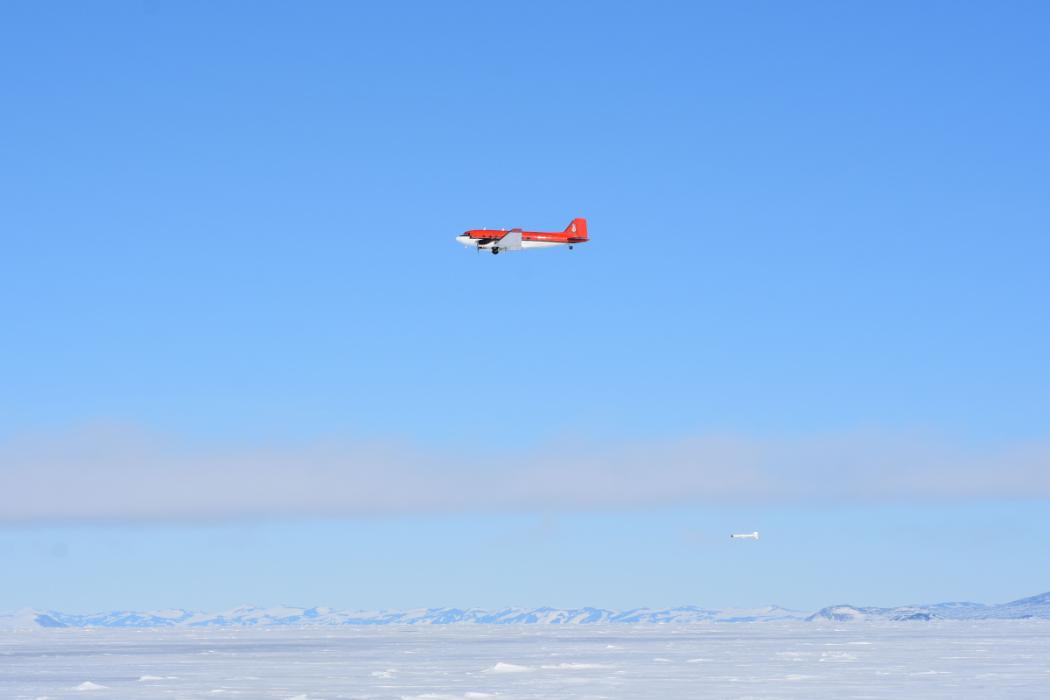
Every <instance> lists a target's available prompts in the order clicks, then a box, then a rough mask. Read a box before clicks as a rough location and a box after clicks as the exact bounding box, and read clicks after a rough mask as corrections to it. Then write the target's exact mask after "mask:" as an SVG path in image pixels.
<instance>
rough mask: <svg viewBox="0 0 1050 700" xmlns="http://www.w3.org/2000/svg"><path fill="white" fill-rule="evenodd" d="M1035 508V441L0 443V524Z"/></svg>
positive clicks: (1045, 472) (1039, 452)
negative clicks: (986, 501)
mask: <svg viewBox="0 0 1050 700" xmlns="http://www.w3.org/2000/svg"><path fill="white" fill-rule="evenodd" d="M967 498H1050V445H1048V444H1046V443H1035V444H1018V445H1012V446H1005V447H1003V446H1000V447H996V448H976V447H972V446H970V447H965V446H961V445H958V444H951V443H950V442H948V441H946V440H944V439H931V438H925V439H920V438H917V437H915V436H899V435H898V436H892V435H886V434H870V433H853V434H837V435H823V436H810V437H802V438H785V437H763V438H758V437H743V436H726V435H721V436H719V435H706V436H699V437H692V438H688V439H681V440H668V441H662V442H651V443H632V444H620V445H615V444H612V445H611V444H608V443H597V442H595V443H591V444H587V445H581V444H575V445H572V446H565V445H560V446H550V447H548V448H544V449H535V450H530V451H513V450H508V451H502V452H492V453H489V452H485V453H481V452H479V451H474V452H470V451H464V452H462V453H458V452H453V451H444V452H442V451H428V450H422V449H414V448H411V447H406V446H401V445H389V444H379V443H368V442H360V441H339V440H331V441H326V442H318V443H316V444H312V445H306V446H274V445H269V446H255V447H252V446H244V447H238V448H219V447H200V446H193V445H190V444H188V443H180V442H178V441H172V440H162V439H158V438H156V437H155V436H151V435H149V434H146V433H143V432H140V431H135V430H130V429H116V428H112V427H110V428H93V429H83V430H79V431H72V432H65V433H61V434H55V435H46V436H40V435H38V436H35V437H32V438H28V437H26V438H21V439H14V440H9V441H7V442H6V443H4V444H0V522H6V523H9V524H14V523H29V522H53V521H63V520H74V521H92V520H95V521H107V520H199V519H222V518H236V517H273V516H277V517H280V516H294V515H323V516H329V515H330V516H341V515H367V514H399V513H433V512H462V511H475V512H485V511H501V512H502V511H510V510H519V511H526V510H585V509H607V508H633V507H660V506H671V505H688V504H697V505H702V504H755V503H797V502H825V503H829V502H830V503H841V502H844V501H845V502H850V501H892V500H930V499H936V500H948V499H967Z"/></svg>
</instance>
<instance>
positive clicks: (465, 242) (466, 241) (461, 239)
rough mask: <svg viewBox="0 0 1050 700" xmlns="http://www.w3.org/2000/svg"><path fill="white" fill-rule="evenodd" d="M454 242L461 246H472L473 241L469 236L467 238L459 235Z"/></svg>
mask: <svg viewBox="0 0 1050 700" xmlns="http://www.w3.org/2000/svg"><path fill="white" fill-rule="evenodd" d="M456 240H457V241H459V242H460V243H462V244H463V245H474V241H473V239H471V237H470V236H467V235H465V234H460V235H458V236H456Z"/></svg>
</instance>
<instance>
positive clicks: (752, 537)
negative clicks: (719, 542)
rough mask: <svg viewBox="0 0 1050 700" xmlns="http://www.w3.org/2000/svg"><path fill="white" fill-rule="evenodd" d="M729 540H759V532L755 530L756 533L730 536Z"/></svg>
mask: <svg viewBox="0 0 1050 700" xmlns="http://www.w3.org/2000/svg"><path fill="white" fill-rule="evenodd" d="M729 539H731V540H757V539H758V530H755V531H754V532H744V533H741V534H735V535H730V536H729Z"/></svg>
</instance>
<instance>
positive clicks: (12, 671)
mask: <svg viewBox="0 0 1050 700" xmlns="http://www.w3.org/2000/svg"><path fill="white" fill-rule="evenodd" d="M1047 659H1050V622H1048V621H1045V620H1013V621H1001V620H994V621H993V620H981V621H935V622H920V623H916V622H885V621H876V622H863V623H850V624H836V623H834V622H818V623H813V622H808V623H807V622H796V621H789V622H762V623H747V624H735V625H727V624H720V623H714V622H712V623H701V624H687V625H677V624H672V625H603V626H598V625H596V626H582V627H581V626H571V627H562V626H536V625H510V626H496V625H441V626H430V625H428V626H411V627H409V626H401V625H398V626H383V627H337V628H326V627H310V628H302V627H267V628H251V627H235V628H214V627H213V628H170V629H101V628H93V629H37V630H32V631H24V632H6V633H0V697H2V698H5V699H6V698H43V697H47V698H54V699H57V698H100V699H101V698H115V699H119V698H187V699H188V698H280V699H291V698H296V699H298V700H303V699H305V698H327V699H328V700H333V699H335V698H362V699H363V698H418V699H419V700H424V699H430V700H440V699H441V698H457V699H463V700H466V699H474V700H480V699H482V698H507V699H510V698H624V699H626V698H631V699H637V698H653V699H654V700H655V699H661V700H668V699H672V698H700V697H710V698H749V697H752V698H1047V697H1050V663H1048V662H1047Z"/></svg>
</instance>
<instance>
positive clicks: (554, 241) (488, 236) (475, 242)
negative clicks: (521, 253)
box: [456, 219, 588, 255]
mask: <svg viewBox="0 0 1050 700" xmlns="http://www.w3.org/2000/svg"><path fill="white" fill-rule="evenodd" d="M456 240H457V241H459V242H460V243H462V244H463V245H466V246H473V247H475V248H477V249H478V250H481V249H482V248H488V249H489V250H491V251H492V254H493V255H496V254H497V253H499V252H500V251H501V250H525V249H527V248H551V247H553V246H556V245H567V246H569V248H572V247H573V246H574V245H576V244H577V243H586V242H587V241H588V238H587V219H573V220H572V223H570V224H569V225H568V226H567V227H566V228H565V230H564V231H560V232H552V233H546V232H543V231H522V230H521V229H520V228H512V229H511V230H509V231H507V230H506V229H488V228H476V229H471V230H470V231H464V232H463V234H462V235H460V236H456Z"/></svg>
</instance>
